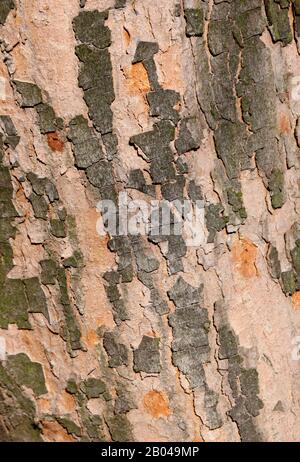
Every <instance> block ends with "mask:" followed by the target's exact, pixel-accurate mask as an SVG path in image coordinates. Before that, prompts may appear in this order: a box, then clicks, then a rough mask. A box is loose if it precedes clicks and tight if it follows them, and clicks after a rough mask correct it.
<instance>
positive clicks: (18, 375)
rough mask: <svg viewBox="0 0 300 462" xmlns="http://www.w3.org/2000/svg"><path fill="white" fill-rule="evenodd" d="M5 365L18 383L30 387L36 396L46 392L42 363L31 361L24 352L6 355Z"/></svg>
mask: <svg viewBox="0 0 300 462" xmlns="http://www.w3.org/2000/svg"><path fill="white" fill-rule="evenodd" d="M6 367H7V370H8V371H9V373H10V374H11V375H12V376H13V377H14V378H15V380H16V382H17V383H18V385H20V386H22V385H24V386H25V387H27V388H31V390H32V391H33V392H34V393H35V395H36V396H40V395H44V394H45V393H47V388H46V384H45V377H44V372H43V368H42V365H41V364H39V363H35V362H32V361H31V360H30V358H29V357H28V356H27V355H26V354H25V353H19V354H17V355H11V356H8V358H7V365H6Z"/></svg>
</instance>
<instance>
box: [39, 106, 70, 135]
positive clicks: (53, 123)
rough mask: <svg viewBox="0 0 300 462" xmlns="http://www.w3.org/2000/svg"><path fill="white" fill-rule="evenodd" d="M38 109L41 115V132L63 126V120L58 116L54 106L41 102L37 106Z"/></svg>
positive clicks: (51, 130) (52, 130)
mask: <svg viewBox="0 0 300 462" xmlns="http://www.w3.org/2000/svg"><path fill="white" fill-rule="evenodd" d="M36 110H37V113H38V116H39V121H38V124H39V127H40V132H41V133H42V134H43V135H45V134H47V133H53V132H55V131H56V130H59V129H61V128H63V123H62V120H61V119H60V118H57V117H56V115H55V112H54V110H53V108H52V107H51V106H50V105H49V104H46V103H41V104H39V105H37V106H36Z"/></svg>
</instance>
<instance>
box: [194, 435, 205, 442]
mask: <svg viewBox="0 0 300 462" xmlns="http://www.w3.org/2000/svg"><path fill="white" fill-rule="evenodd" d="M203 442H204V441H203V438H202V436H201V435H198V436H195V438H194V439H193V443H203Z"/></svg>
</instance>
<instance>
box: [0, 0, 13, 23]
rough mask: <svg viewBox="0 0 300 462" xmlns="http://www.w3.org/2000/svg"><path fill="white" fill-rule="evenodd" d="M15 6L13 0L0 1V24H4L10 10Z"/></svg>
mask: <svg viewBox="0 0 300 462" xmlns="http://www.w3.org/2000/svg"><path fill="white" fill-rule="evenodd" d="M14 8H15V2H14V0H1V3H0V24H2V25H4V24H5V21H6V19H7V16H8V15H9V13H10V11H11V10H13V9H14Z"/></svg>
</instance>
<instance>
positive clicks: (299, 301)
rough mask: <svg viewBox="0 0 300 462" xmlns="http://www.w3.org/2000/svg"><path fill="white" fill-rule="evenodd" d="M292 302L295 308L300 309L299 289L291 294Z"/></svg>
mask: <svg viewBox="0 0 300 462" xmlns="http://www.w3.org/2000/svg"><path fill="white" fill-rule="evenodd" d="M292 303H293V307H294V308H295V310H300V291H298V292H295V293H294V294H293V295H292Z"/></svg>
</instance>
